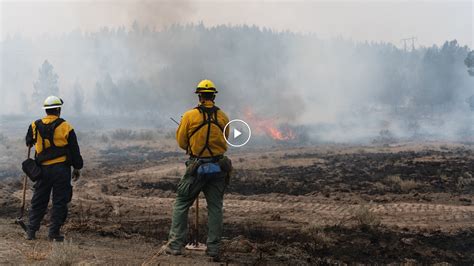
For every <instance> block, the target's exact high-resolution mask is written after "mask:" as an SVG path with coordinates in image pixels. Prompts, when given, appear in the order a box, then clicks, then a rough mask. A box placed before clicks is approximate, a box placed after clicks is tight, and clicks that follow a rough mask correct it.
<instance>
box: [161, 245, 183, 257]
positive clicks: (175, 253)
mask: <svg viewBox="0 0 474 266" xmlns="http://www.w3.org/2000/svg"><path fill="white" fill-rule="evenodd" d="M165 253H166V254H170V255H173V256H178V255H181V254H182V253H181V249H173V248H171V247H170V246H167V247H166V248H165Z"/></svg>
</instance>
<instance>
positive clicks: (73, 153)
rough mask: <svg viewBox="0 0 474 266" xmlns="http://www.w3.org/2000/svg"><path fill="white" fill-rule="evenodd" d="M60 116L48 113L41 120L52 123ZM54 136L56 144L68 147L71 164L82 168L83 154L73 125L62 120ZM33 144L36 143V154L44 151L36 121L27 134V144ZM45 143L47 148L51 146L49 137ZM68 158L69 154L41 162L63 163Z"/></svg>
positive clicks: (44, 163) (45, 163)
mask: <svg viewBox="0 0 474 266" xmlns="http://www.w3.org/2000/svg"><path fill="white" fill-rule="evenodd" d="M58 118H59V117H58V116H55V115H47V116H46V117H44V118H42V119H41V121H42V122H43V123H44V124H51V123H53V122H54V121H55V120H56V119H58ZM36 138H37V139H36ZM53 138H54V139H53V141H54V144H55V145H56V146H57V147H65V146H67V147H68V150H69V152H68V155H69V156H70V157H71V158H69V162H70V164H71V165H72V166H73V167H74V168H76V169H81V168H82V166H83V161H82V156H81V154H80V150H79V145H78V144H77V137H76V134H75V132H74V129H73V128H72V126H71V125H70V124H69V123H68V122H66V121H64V122H62V123H61V124H60V125H59V126H58V127H57V128H56V130H55V131H54V137H53ZM32 144H35V151H36V154H40V153H41V152H43V150H44V147H43V139H42V137H41V134H39V133H38V134H36V124H35V122H33V123H32V124H31V125H30V127H29V128H28V133H27V134H26V145H32ZM44 145H45V146H46V148H49V147H51V143H49V140H48V139H45V140H44ZM67 160H68V158H67V156H60V157H58V158H54V159H51V160H48V161H44V162H42V163H41V164H42V165H52V164H57V163H63V162H66V161H67Z"/></svg>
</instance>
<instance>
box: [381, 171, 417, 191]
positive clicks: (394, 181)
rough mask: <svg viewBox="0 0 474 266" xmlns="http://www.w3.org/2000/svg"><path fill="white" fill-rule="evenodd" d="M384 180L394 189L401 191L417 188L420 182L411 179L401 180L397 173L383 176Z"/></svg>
mask: <svg viewBox="0 0 474 266" xmlns="http://www.w3.org/2000/svg"><path fill="white" fill-rule="evenodd" d="M385 181H386V182H387V183H389V184H390V186H391V187H392V188H394V189H396V190H400V191H402V192H409V191H411V190H413V189H416V188H419V187H420V186H421V185H422V184H421V183H420V182H417V181H415V180H413V179H407V180H403V179H402V178H401V177H400V176H399V175H390V176H387V177H386V178H385Z"/></svg>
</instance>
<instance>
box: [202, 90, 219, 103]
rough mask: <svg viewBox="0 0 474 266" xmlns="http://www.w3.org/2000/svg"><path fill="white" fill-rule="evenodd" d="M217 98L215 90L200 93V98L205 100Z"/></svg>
mask: <svg viewBox="0 0 474 266" xmlns="http://www.w3.org/2000/svg"><path fill="white" fill-rule="evenodd" d="M215 98H216V94H215V93H214V92H201V93H199V100H201V101H205V100H210V101H214V99H215Z"/></svg>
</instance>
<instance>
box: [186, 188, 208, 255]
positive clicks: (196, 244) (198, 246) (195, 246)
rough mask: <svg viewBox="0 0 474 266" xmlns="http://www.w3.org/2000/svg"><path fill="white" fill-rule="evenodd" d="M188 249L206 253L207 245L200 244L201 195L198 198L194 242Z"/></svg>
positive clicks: (187, 246) (188, 245)
mask: <svg viewBox="0 0 474 266" xmlns="http://www.w3.org/2000/svg"><path fill="white" fill-rule="evenodd" d="M186 249H189V250H198V251H205V250H206V249H207V246H206V244H203V243H199V194H198V195H197V197H196V216H195V217H194V237H193V240H192V241H191V242H190V243H189V244H187V245H186Z"/></svg>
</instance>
